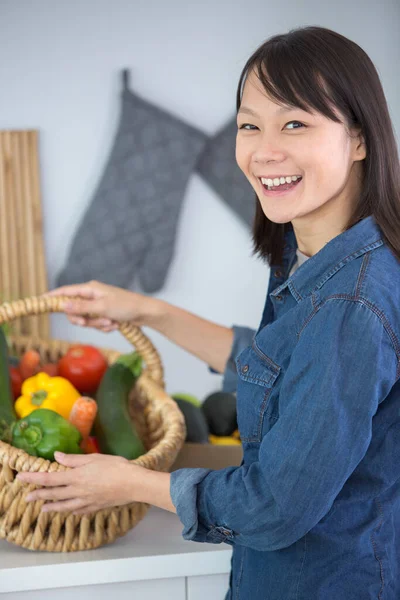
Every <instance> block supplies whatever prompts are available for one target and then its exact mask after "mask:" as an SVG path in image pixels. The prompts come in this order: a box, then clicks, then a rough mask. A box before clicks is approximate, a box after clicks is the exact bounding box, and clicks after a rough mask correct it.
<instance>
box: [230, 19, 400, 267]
mask: <svg viewBox="0 0 400 600" xmlns="http://www.w3.org/2000/svg"><path fill="white" fill-rule="evenodd" d="M253 70H254V71H255V73H256V74H257V75H258V77H259V79H260V82H261V83H262V85H263V87H264V89H265V90H266V92H267V94H268V95H269V96H270V97H271V98H273V99H274V100H275V101H276V102H277V103H278V104H289V105H293V106H296V107H298V108H301V109H303V110H310V108H311V109H312V110H316V111H317V112H319V113H321V114H323V115H324V116H326V117H328V118H329V119H332V120H333V121H335V122H340V119H338V117H337V116H336V115H335V113H334V111H333V110H332V106H334V107H335V108H336V109H337V110H338V111H340V113H341V115H343V117H344V119H345V123H344V125H345V126H346V127H348V128H352V127H359V128H360V130H361V134H362V135H363V138H364V141H365V144H366V158H365V159H364V160H363V163H364V168H363V182H362V190H361V194H360V197H359V198H358V200H357V203H356V205H355V209H354V211H353V214H352V216H351V218H350V221H349V223H348V224H347V227H346V229H350V227H352V226H353V225H355V224H356V223H358V222H359V221H361V220H362V219H364V218H366V217H368V216H370V215H373V216H374V218H375V220H376V223H377V224H378V226H379V227H380V229H381V230H382V233H383V235H384V237H385V241H386V242H387V244H388V245H389V247H390V248H391V250H392V251H393V252H394V254H395V255H396V256H397V258H398V259H399V260H400V163H399V155H398V150H397V145H396V140H395V136H394V131H393V125H392V122H391V119H390V115H389V109H388V106H387V102H386V98H385V94H384V92H383V88H382V84H381V82H380V79H379V75H378V73H377V71H376V68H375V66H374V64H373V63H372V61H371V59H370V58H369V57H368V55H367V54H366V53H365V52H364V50H363V49H362V48H360V46H358V45H357V44H356V43H355V42H352V41H351V40H349V39H348V38H346V37H344V36H343V35H340V34H339V33H336V32H335V31H332V30H330V29H326V28H324V27H317V26H309V27H303V28H297V29H292V30H290V31H289V32H288V33H285V34H280V35H275V36H273V37H271V38H269V39H268V40H267V41H266V42H264V43H263V44H262V45H261V46H260V47H259V48H258V49H257V50H256V51H255V52H254V53H253V55H252V56H251V57H250V58H249V59H248V61H247V63H246V64H245V66H244V68H243V70H242V73H241V75H240V79H239V84H238V88H237V96H236V107H237V111H238V110H239V108H240V104H241V98H242V93H243V86H244V84H245V82H246V79H247V76H248V75H249V73H250V72H251V71H253ZM291 228H292V224H291V223H290V222H289V223H283V224H282V223H274V222H273V221H271V220H270V219H268V218H267V217H266V216H265V215H264V213H263V211H262V208H261V206H260V202H259V201H258V198H257V195H256V213H255V217H254V223H253V243H254V246H253V248H254V252H253V253H254V254H258V255H259V256H261V258H263V259H264V260H266V261H267V262H268V263H269V264H270V265H282V258H283V238H284V234H285V232H286V231H287V230H288V229H291Z"/></svg>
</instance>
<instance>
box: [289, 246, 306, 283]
mask: <svg viewBox="0 0 400 600" xmlns="http://www.w3.org/2000/svg"><path fill="white" fill-rule="evenodd" d="M296 254H297V260H296V262H295V263H294V265H293V267H292V268H291V271H290V273H289V277H291V276H292V275H293V273H294V272H295V271H296V269H298V268H299V267H301V265H302V264H303V263H305V262H306V260H308V259H309V258H310V256H307V254H303V252H300V250H299V249H298V248H297V250H296Z"/></svg>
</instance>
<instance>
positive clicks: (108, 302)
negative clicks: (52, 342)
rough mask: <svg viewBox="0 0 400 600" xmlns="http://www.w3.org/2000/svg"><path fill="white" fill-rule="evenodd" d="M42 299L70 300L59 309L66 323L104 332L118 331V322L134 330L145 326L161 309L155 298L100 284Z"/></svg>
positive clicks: (64, 288)
mask: <svg viewBox="0 0 400 600" xmlns="http://www.w3.org/2000/svg"><path fill="white" fill-rule="evenodd" d="M43 296H71V301H70V302H67V303H64V305H63V310H64V311H65V313H66V315H67V317H68V319H69V321H70V322H71V323H72V324H74V325H80V326H81V327H94V328H96V329H100V330H101V331H104V332H109V331H113V330H115V329H118V326H119V323H120V322H122V321H132V322H133V323H134V324H135V325H138V326H141V325H147V321H148V320H151V317H152V316H153V315H156V314H157V312H158V311H159V310H160V307H161V305H162V302H161V301H160V300H158V299H156V298H152V297H147V296H144V295H143V294H137V293H135V292H131V291H130V290H124V289H122V288H119V287H115V286H112V285H108V284H106V283H102V282H100V281H88V282H87V283H81V284H76V285H66V286H62V287H59V288H55V289H53V290H51V291H50V292H46V293H45V294H43ZM72 297H75V298H72Z"/></svg>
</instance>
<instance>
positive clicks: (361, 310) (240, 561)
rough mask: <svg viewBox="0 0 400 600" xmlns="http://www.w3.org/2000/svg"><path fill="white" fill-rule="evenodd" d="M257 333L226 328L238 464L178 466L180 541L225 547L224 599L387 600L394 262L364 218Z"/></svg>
mask: <svg viewBox="0 0 400 600" xmlns="http://www.w3.org/2000/svg"><path fill="white" fill-rule="evenodd" d="M285 243H286V247H285V250H284V266H283V268H282V267H280V268H277V267H274V266H272V267H271V276H270V282H269V287H268V293H267V298H266V303H265V307H264V311H263V314H262V319H261V322H260V325H259V328H258V330H257V331H254V330H252V329H250V328H247V327H238V326H234V327H233V330H234V342H233V345H232V350H231V355H230V357H229V360H228V362H227V365H226V369H225V372H224V384H223V389H224V390H226V391H235V390H236V392H237V410H238V425H239V430H240V434H241V439H242V442H243V461H242V464H241V465H240V466H239V467H229V468H225V469H220V470H211V469H202V468H198V469H179V470H178V471H175V472H173V473H172V474H171V486H170V491H171V497H172V501H173V503H174V505H175V507H176V510H177V514H178V516H179V518H180V520H181V521H182V523H183V532H182V535H183V537H184V538H185V539H187V540H193V541H196V542H208V543H215V544H218V543H222V542H224V543H226V544H229V545H230V546H231V547H232V549H233V553H232V563H231V564H232V571H231V578H230V589H229V592H228V594H227V596H226V598H227V599H231V600H233V599H235V600H236V599H241V600H367V599H374V600H378V599H379V600H398V599H399V598H400V572H399V571H400V534H399V532H400V383H399V377H400V368H399V364H400V362H399V358H400V263H399V261H398V260H397V258H396V257H395V256H394V254H393V253H392V251H391V250H390V248H389V246H388V244H387V242H386V241H385V240H384V238H383V235H382V232H381V230H380V229H379V227H378V225H377V224H376V222H375V220H374V218H373V217H372V216H370V217H367V218H365V219H363V220H362V221H360V222H359V223H357V224H356V225H354V226H353V227H352V228H350V229H349V230H347V231H345V232H343V233H341V234H340V235H338V236H337V237H335V238H334V239H332V240H331V241H330V242H329V243H328V244H326V245H325V246H324V247H323V248H322V249H321V250H320V251H319V252H318V253H317V254H315V255H314V256H312V257H310V258H309V259H308V260H307V261H306V262H305V263H304V264H302V265H301V266H300V267H299V268H298V269H297V270H296V271H295V272H294V273H293V274H292V275H291V276H290V277H289V276H288V275H289V273H290V270H291V268H292V266H293V264H294V262H295V259H296V247H297V244H296V239H295V236H294V232H293V230H292V229H291V230H290V231H288V232H287V234H286V238H285Z"/></svg>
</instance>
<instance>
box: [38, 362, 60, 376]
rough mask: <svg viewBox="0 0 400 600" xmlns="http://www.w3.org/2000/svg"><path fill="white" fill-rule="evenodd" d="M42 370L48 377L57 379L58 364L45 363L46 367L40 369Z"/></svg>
mask: <svg viewBox="0 0 400 600" xmlns="http://www.w3.org/2000/svg"><path fill="white" fill-rule="evenodd" d="M40 370H41V372H42V373H47V375H50V377H57V375H58V364H57V363H52V362H48V363H44V365H42V366H41V367H40Z"/></svg>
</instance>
